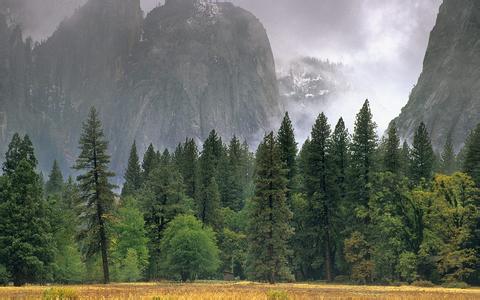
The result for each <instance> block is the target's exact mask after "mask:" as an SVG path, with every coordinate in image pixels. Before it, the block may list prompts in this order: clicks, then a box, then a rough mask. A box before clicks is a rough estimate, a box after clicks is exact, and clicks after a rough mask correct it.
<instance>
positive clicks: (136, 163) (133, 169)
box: [122, 142, 142, 197]
mask: <svg viewBox="0 0 480 300" xmlns="http://www.w3.org/2000/svg"><path fill="white" fill-rule="evenodd" d="M124 179H125V184H124V185H123V189H122V196H123V197H126V196H129V195H133V194H134V193H135V192H136V191H138V190H139V189H140V187H141V186H142V170H141V168H140V160H139V158H138V154H137V144H136V142H133V145H132V149H131V150H130V157H129V158H128V166H127V170H126V171H125V175H124Z"/></svg>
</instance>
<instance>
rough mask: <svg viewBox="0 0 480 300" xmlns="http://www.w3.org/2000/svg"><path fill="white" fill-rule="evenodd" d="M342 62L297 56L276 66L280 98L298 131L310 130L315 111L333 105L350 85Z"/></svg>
mask: <svg viewBox="0 0 480 300" xmlns="http://www.w3.org/2000/svg"><path fill="white" fill-rule="evenodd" d="M346 71H347V68H346V66H344V65H342V64H338V63H332V62H329V61H324V60H320V59H317V58H313V57H299V58H296V59H292V60H290V61H287V62H286V63H283V64H282V63H281V64H280V67H279V68H278V73H277V77H278V82H279V92H280V99H281V100H282V103H284V106H285V108H286V110H287V111H288V112H289V113H290V115H291V116H292V119H293V122H295V128H296V129H297V131H299V132H310V130H311V126H312V124H313V123H314V122H315V118H316V117H317V115H316V114H315V113H312V112H319V111H325V109H327V108H328V107H329V106H330V105H336V103H337V102H338V100H339V99H342V97H343V96H344V93H345V92H347V91H349V90H350V89H351V88H352V87H351V84H350V83H349V79H348V78H347V76H346Z"/></svg>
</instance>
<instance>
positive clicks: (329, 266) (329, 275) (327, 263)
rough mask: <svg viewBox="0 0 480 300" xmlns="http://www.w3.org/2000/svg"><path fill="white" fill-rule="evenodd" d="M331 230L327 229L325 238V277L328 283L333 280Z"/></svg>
mask: <svg viewBox="0 0 480 300" xmlns="http://www.w3.org/2000/svg"><path fill="white" fill-rule="evenodd" d="M331 248H332V247H331V240H330V230H329V229H328V228H327V230H326V237H325V275H326V279H327V281H328V282H331V281H332V280H333V278H332V277H333V275H332V273H333V271H332V269H333V268H332V255H331V253H332V252H331Z"/></svg>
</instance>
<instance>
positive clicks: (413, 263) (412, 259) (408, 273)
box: [397, 252, 418, 282]
mask: <svg viewBox="0 0 480 300" xmlns="http://www.w3.org/2000/svg"><path fill="white" fill-rule="evenodd" d="M397 272H398V273H399V274H400V277H401V278H402V279H403V280H405V281H408V282H413V281H415V280H416V279H417V277H418V275H417V256H416V255H415V253H412V252H403V253H402V254H400V258H399V261H398V265H397Z"/></svg>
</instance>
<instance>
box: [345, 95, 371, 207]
mask: <svg viewBox="0 0 480 300" xmlns="http://www.w3.org/2000/svg"><path fill="white" fill-rule="evenodd" d="M376 126H377V125H376V124H375V122H373V119H372V112H371V111H370V104H369V102H368V100H366V101H365V103H364V105H363V107H362V109H361V110H360V112H359V113H358V114H357V117H356V120H355V130H354V133H353V138H352V144H351V152H352V160H351V171H352V172H351V180H352V186H351V192H352V200H353V201H355V202H356V203H358V204H360V205H363V206H366V205H367V203H368V199H369V198H370V183H371V180H372V173H373V172H374V170H375V149H376V147H377V136H376V134H375V129H376Z"/></svg>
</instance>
